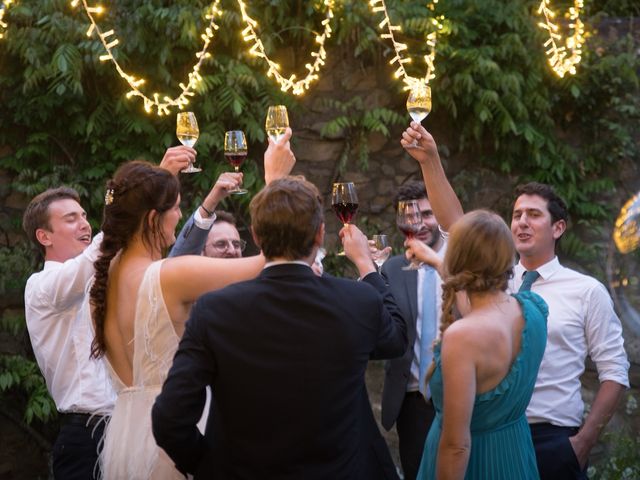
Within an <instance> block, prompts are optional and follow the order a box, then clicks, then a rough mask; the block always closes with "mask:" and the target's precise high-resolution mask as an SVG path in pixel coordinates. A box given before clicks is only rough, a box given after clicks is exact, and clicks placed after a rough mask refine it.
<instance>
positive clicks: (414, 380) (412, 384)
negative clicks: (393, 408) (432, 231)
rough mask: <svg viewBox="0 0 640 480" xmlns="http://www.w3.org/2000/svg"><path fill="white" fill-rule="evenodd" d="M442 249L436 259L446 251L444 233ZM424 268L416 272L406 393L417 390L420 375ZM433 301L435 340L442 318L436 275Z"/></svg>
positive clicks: (440, 287)
mask: <svg viewBox="0 0 640 480" xmlns="http://www.w3.org/2000/svg"><path fill="white" fill-rule="evenodd" d="M440 232H441V234H443V235H442V236H443V238H442V247H440V250H438V252H437V254H438V257H440V258H441V259H442V258H444V254H445V253H446V251H447V238H448V235H446V234H445V233H444V232H442V231H440ZM424 276H425V268H421V269H420V270H418V308H417V310H418V315H417V318H416V341H415V342H414V344H413V361H412V362H411V378H410V379H409V382H408V383H407V392H414V391H417V390H418V376H419V373H420V350H421V341H422V285H423V283H424ZM433 299H434V301H435V302H436V312H437V322H436V338H438V337H440V319H441V318H442V278H440V274H437V275H436V288H435V291H434V292H433Z"/></svg>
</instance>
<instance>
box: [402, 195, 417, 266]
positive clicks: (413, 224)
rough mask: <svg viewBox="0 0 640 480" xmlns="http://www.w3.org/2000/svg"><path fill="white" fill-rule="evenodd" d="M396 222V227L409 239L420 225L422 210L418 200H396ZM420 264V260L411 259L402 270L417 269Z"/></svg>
mask: <svg viewBox="0 0 640 480" xmlns="http://www.w3.org/2000/svg"><path fill="white" fill-rule="evenodd" d="M396 224H397V225H398V229H399V230H400V231H401V232H402V233H403V234H404V236H405V237H407V239H409V240H410V239H412V238H413V237H414V235H415V234H416V233H418V232H419V231H420V228H421V227H422V212H421V211H420V205H419V204H418V200H400V201H399V202H398V213H397V216H396ZM421 266H422V262H417V261H416V260H415V259H412V260H411V263H409V265H407V266H406V267H402V270H418V269H419V268H420V267H421Z"/></svg>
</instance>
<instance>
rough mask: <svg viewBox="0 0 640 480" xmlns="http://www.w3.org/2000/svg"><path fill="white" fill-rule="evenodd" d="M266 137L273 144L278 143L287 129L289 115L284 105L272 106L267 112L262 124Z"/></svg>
mask: <svg viewBox="0 0 640 480" xmlns="http://www.w3.org/2000/svg"><path fill="white" fill-rule="evenodd" d="M264 126H265V129H266V130H267V135H269V137H271V139H272V140H273V141H274V142H277V141H279V140H280V139H281V138H282V136H283V135H284V133H285V131H286V130H287V128H289V114H288V113H287V107H285V106H284V105H272V106H270V107H269V109H268V110H267V119H266V120H265V122H264Z"/></svg>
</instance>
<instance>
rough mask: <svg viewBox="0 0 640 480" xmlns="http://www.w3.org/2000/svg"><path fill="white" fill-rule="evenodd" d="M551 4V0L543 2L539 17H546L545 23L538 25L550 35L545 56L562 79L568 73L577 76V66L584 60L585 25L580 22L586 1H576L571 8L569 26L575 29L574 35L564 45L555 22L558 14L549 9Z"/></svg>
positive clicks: (539, 9) (545, 44)
mask: <svg viewBox="0 0 640 480" xmlns="http://www.w3.org/2000/svg"><path fill="white" fill-rule="evenodd" d="M549 3H550V0H542V2H540V7H539V8H538V15H542V16H543V17H544V22H540V23H538V26H539V27H540V28H542V29H544V30H547V32H548V33H549V40H547V41H546V42H545V43H544V47H545V48H546V49H547V50H546V51H545V54H546V55H547V58H548V61H549V65H550V66H551V68H552V69H553V71H554V72H555V73H556V74H557V75H558V76H559V77H560V78H562V77H564V76H565V75H566V74H567V73H569V74H570V75H575V73H576V65H578V64H579V63H580V60H581V59H582V45H583V44H584V23H582V21H581V20H580V11H581V10H582V9H583V8H584V0H574V2H573V6H572V7H570V8H569V13H568V15H567V18H568V20H569V25H568V26H569V28H571V29H573V34H572V35H570V36H568V37H567V40H566V42H565V44H564V45H561V43H562V39H563V37H562V35H561V34H560V33H559V32H560V27H559V26H558V24H557V23H555V22H554V21H553V19H554V18H555V16H556V14H555V12H554V11H553V10H551V8H550V7H549ZM559 45H560V46H559Z"/></svg>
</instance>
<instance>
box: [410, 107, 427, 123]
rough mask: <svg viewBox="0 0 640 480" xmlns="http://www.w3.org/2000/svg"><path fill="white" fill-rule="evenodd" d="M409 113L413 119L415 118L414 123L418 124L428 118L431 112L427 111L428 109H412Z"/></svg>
mask: <svg viewBox="0 0 640 480" xmlns="http://www.w3.org/2000/svg"><path fill="white" fill-rule="evenodd" d="M408 111H409V115H411V118H413V121H414V122H418V123H420V122H421V121H422V120H424V119H425V118H427V115H429V110H427V109H426V108H420V107H411V108H409V109H408Z"/></svg>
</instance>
